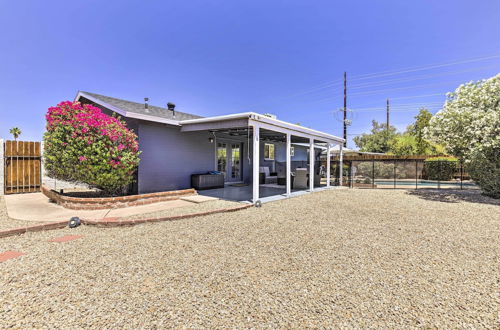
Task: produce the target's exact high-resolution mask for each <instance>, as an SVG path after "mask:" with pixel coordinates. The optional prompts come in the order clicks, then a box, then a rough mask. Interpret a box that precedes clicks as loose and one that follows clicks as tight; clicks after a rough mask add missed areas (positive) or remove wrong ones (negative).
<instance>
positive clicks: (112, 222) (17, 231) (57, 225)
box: [0, 204, 253, 238]
mask: <svg viewBox="0 0 500 330" xmlns="http://www.w3.org/2000/svg"><path fill="white" fill-rule="evenodd" d="M252 206H253V204H244V205H238V206H235V207H228V208H223V209H216V210H211V211H204V212H195V213H188V214H181V215H172V216H167V217H158V218H148V219H135V220H134V219H123V220H122V219H121V218H104V219H101V220H88V219H82V220H81V223H82V224H84V225H90V226H97V227H107V228H111V227H121V226H134V225H138V224H141V223H153V222H163V221H174V220H181V219H188V218H195V217H201V216H204V215H210V214H216V213H226V212H236V211H240V210H244V209H247V208H249V207H252ZM68 222H69V219H68V221H66V220H64V221H57V222H50V223H43V224H38V225H33V226H26V227H20V228H13V229H7V230H0V238H4V237H9V236H17V235H21V234H24V233H28V232H35V231H46V230H53V229H63V228H65V227H67V226H68Z"/></svg>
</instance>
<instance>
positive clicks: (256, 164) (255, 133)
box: [252, 124, 260, 203]
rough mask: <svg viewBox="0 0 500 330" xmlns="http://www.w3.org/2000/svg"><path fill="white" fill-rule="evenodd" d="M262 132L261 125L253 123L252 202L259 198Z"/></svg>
mask: <svg viewBox="0 0 500 330" xmlns="http://www.w3.org/2000/svg"><path fill="white" fill-rule="evenodd" d="M259 139H260V132H259V126H258V125H257V124H253V164H252V166H253V168H252V170H253V182H252V184H253V189H252V202H253V203H255V202H257V201H258V200H259V180H260V178H259V165H260V156H259V151H260V144H259Z"/></svg>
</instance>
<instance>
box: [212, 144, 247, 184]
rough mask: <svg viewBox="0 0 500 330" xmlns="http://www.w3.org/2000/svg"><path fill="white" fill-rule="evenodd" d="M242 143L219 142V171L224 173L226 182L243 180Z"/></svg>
mask: <svg viewBox="0 0 500 330" xmlns="http://www.w3.org/2000/svg"><path fill="white" fill-rule="evenodd" d="M241 149H242V148H241V143H235V142H218V143H217V171H219V172H221V173H223V174H224V181H225V182H238V181H241V180H242V170H241Z"/></svg>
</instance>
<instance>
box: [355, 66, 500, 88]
mask: <svg viewBox="0 0 500 330" xmlns="http://www.w3.org/2000/svg"><path fill="white" fill-rule="evenodd" d="M498 67H499V65H493V66H482V67H478V68H473V69H469V70H460V71H452V72H444V73H438V74H432V75H424V76H419V77H414V78H398V79H388V80H382V81H378V82H369V83H365V84H360V85H354V86H353V87H352V89H363V88H367V87H375V86H382V85H389V84H391V83H395V82H408V81H415V80H423V79H430V78H435V77H443V76H450V75H454V74H459V73H465V72H473V71H478V70H483V69H492V68H498Z"/></svg>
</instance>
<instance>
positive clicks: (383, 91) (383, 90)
mask: <svg viewBox="0 0 500 330" xmlns="http://www.w3.org/2000/svg"><path fill="white" fill-rule="evenodd" d="M452 83H456V82H453V81H447V82H440V83H432V84H422V85H416V86H406V87H395V88H386V89H375V90H372V91H367V92H357V93H351V94H350V95H371V94H377V93H385V92H392V91H397V90H404V89H414V88H422V87H429V86H443V85H449V84H452Z"/></svg>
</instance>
